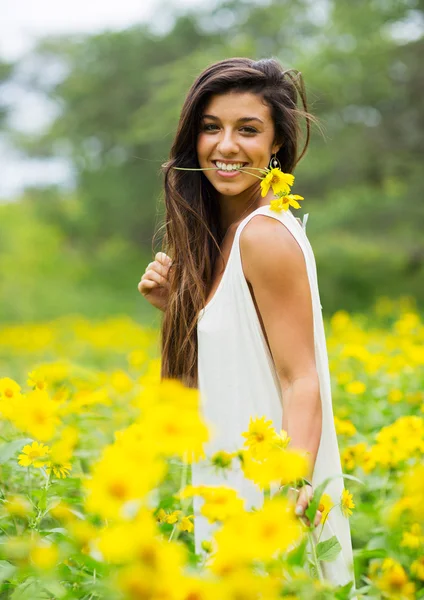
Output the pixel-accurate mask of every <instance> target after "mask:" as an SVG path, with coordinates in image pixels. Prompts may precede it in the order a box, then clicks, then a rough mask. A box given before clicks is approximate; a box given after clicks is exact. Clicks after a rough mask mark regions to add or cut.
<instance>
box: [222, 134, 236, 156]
mask: <svg viewBox="0 0 424 600" xmlns="http://www.w3.org/2000/svg"><path fill="white" fill-rule="evenodd" d="M217 151H218V152H219V153H220V154H221V155H222V156H228V155H230V154H237V152H238V151H239V146H238V144H237V142H236V140H235V138H234V135H233V133H232V131H231V129H227V130H223V132H222V133H221V134H220V136H219V140H218V145H217Z"/></svg>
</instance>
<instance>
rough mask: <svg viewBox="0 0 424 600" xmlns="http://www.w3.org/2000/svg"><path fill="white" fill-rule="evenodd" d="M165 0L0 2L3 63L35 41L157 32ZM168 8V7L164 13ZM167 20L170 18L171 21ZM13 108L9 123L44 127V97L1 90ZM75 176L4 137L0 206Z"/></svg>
mask: <svg viewBox="0 0 424 600" xmlns="http://www.w3.org/2000/svg"><path fill="white" fill-rule="evenodd" d="M205 2H208V5H209V6H210V5H211V4H212V3H213V4H215V1H214V0H213V1H212V2H211V0H176V2H172V5H175V4H177V6H178V10H179V11H180V10H181V11H182V10H184V9H186V8H190V7H192V6H193V7H194V6H201V5H202V4H204V3H205ZM170 4H171V3H170V2H167V1H166V0H162V1H161V0H108V1H107V2H105V0H71V2H63V1H62V2H61V1H59V2H58V1H57V0H55V1H54V0H0V59H3V60H6V61H8V60H10V61H13V60H16V59H18V58H20V57H21V56H23V55H24V54H25V53H27V52H28V51H29V50H30V49H31V47H32V46H33V45H34V43H35V42H36V40H37V39H39V38H41V37H44V36H46V35H49V34H62V33H96V32H99V31H102V30H105V29H110V30H116V29H124V28H126V27H129V26H132V25H136V24H137V23H141V22H145V21H149V22H151V23H153V24H154V26H155V28H156V29H160V28H161V27H162V28H163V27H165V28H166V27H167V25H168V22H167V15H168V14H169V12H170V11H169V10H168V8H167V7H168V6H169V5H170ZM165 7H166V9H165ZM168 19H169V17H168ZM2 95H3V98H5V99H6V101H7V102H8V103H9V104H10V105H11V106H12V107H13V109H14V114H13V115H12V118H11V123H12V124H13V125H15V124H16V123H19V125H20V127H21V128H22V129H24V130H25V129H27V130H29V129H31V128H37V125H38V127H40V126H41V125H42V124H43V123H45V122H46V120H48V115H49V110H48V108H47V106H44V104H43V103H42V102H40V99H39V98H37V97H35V95H32V94H31V93H28V92H26V93H25V95H24V94H23V93H22V91H20V90H19V89H17V87H16V86H8V87H6V89H4V90H3V94H2ZM71 181H72V173H71V171H70V170H69V168H68V167H67V165H66V164H63V163H61V162H59V161H28V160H25V159H23V158H22V157H20V156H19V155H18V153H16V152H15V151H13V150H12V149H11V148H10V147H9V146H8V144H7V142H6V140H5V139H4V138H2V136H1V135H0V202H1V201H2V199H3V200H4V199H12V198H13V197H14V196H16V195H17V194H18V193H19V192H20V191H21V190H22V189H23V188H24V186H25V185H33V184H34V185H36V184H42V183H55V182H57V183H60V184H63V185H70V184H71Z"/></svg>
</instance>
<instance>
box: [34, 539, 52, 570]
mask: <svg viewBox="0 0 424 600" xmlns="http://www.w3.org/2000/svg"><path fill="white" fill-rule="evenodd" d="M30 558H31V562H32V563H33V564H34V565H35V566H36V567H38V568H39V569H42V570H48V569H51V568H52V567H54V566H55V565H56V564H57V562H58V560H59V550H58V548H57V546H56V545H55V544H46V543H44V542H36V543H35V544H33V545H32V548H31V551H30Z"/></svg>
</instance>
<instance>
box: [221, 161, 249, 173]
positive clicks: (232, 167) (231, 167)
mask: <svg viewBox="0 0 424 600" xmlns="http://www.w3.org/2000/svg"><path fill="white" fill-rule="evenodd" d="M216 166H217V167H218V168H219V169H221V171H236V170H237V169H241V167H242V166H243V163H223V162H219V161H216Z"/></svg>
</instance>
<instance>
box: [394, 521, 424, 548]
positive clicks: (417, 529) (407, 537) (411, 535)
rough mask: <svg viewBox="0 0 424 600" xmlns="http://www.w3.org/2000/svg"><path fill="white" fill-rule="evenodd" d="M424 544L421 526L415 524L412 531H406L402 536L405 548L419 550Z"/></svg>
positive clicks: (402, 544) (402, 543)
mask: <svg viewBox="0 0 424 600" xmlns="http://www.w3.org/2000/svg"><path fill="white" fill-rule="evenodd" d="M423 542H424V537H423V535H422V529H421V525H420V524H419V523H413V525H412V526H411V529H410V531H404V532H403V535H402V541H401V543H400V545H401V546H404V547H405V548H419V547H420V546H421V545H422V544H423Z"/></svg>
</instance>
